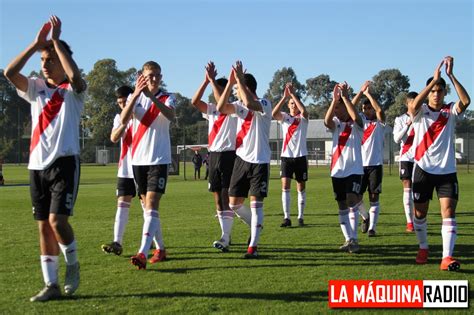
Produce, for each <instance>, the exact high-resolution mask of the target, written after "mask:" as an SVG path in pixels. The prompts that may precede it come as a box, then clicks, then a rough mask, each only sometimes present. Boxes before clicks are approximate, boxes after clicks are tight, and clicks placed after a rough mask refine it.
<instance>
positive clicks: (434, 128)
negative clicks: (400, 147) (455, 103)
mask: <svg viewBox="0 0 474 315" xmlns="http://www.w3.org/2000/svg"><path fill="white" fill-rule="evenodd" d="M446 109H447V110H446ZM443 113H446V115H443ZM449 115H450V113H449V105H444V106H443V108H442V109H441V110H440V112H439V116H438V119H437V120H436V121H435V122H433V123H432V124H431V126H430V127H429V128H428V130H427V131H426V133H425V134H424V135H423V139H421V142H420V144H418V146H417V147H416V151H415V160H417V161H419V160H420V159H421V158H422V157H423V155H425V153H426V151H428V148H429V147H430V146H431V145H432V144H433V142H435V140H436V138H438V137H439V135H440V134H441V132H442V131H443V129H444V127H446V124H447V123H448V119H449Z"/></svg>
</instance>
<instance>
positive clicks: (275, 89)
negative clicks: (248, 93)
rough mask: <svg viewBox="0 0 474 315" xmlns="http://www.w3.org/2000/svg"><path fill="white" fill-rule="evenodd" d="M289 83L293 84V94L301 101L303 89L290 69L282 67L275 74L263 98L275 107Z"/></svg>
mask: <svg viewBox="0 0 474 315" xmlns="http://www.w3.org/2000/svg"><path fill="white" fill-rule="evenodd" d="M290 82H291V83H292V84H293V89H294V91H295V94H296V95H297V96H298V97H299V98H300V99H301V98H302V97H303V96H304V94H305V87H304V85H303V84H301V83H300V82H299V81H298V79H297V78H296V73H295V71H294V70H293V69H292V68H291V67H288V68H287V67H283V68H281V70H277V71H276V72H275V74H274V75H273V80H272V81H271V82H270V84H269V87H268V90H267V92H266V93H265V95H264V97H265V98H267V99H268V100H269V101H270V102H272V104H274V105H275V104H276V103H278V102H279V101H280V99H281V98H282V96H283V91H284V90H285V85H286V84H287V83H290Z"/></svg>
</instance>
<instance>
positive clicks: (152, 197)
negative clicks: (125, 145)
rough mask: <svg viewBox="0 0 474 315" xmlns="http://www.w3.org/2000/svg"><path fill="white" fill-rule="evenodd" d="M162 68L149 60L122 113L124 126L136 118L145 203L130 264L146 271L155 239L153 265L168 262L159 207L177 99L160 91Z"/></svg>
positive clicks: (136, 171)
mask: <svg viewBox="0 0 474 315" xmlns="http://www.w3.org/2000/svg"><path fill="white" fill-rule="evenodd" d="M161 79H162V74H161V67H160V65H159V64H158V63H156V62H155V61H148V62H146V63H145V64H144V65H143V67H142V73H140V74H139V75H138V77H137V82H136V85H135V91H134V92H133V93H132V94H130V96H129V97H128V100H127V105H126V106H125V108H124V109H123V111H122V113H121V120H122V121H121V123H122V124H124V125H126V124H128V122H129V120H130V119H131V117H132V114H133V116H134V119H133V140H132V165H133V177H134V179H135V182H136V184H137V186H138V194H139V195H140V198H141V200H142V202H144V204H145V220H144V223H143V235H142V241H141V245H140V248H139V250H138V253H137V254H136V255H134V256H132V257H131V260H130V262H131V263H132V264H133V265H135V266H137V268H138V269H146V262H147V261H146V258H147V255H148V251H149V250H150V246H151V243H152V240H153V237H155V239H156V242H157V245H158V246H157V249H156V250H155V251H154V252H153V257H152V258H151V259H150V260H149V262H150V263H152V264H153V263H156V262H159V261H163V260H165V259H166V249H165V245H164V242H163V236H162V231H161V222H160V216H159V212H158V210H159V205H160V200H161V196H162V195H163V194H164V193H165V190H166V183H167V179H168V164H170V163H171V145H170V135H169V125H170V121H172V120H173V119H174V117H175V102H176V99H175V96H174V95H173V94H170V93H167V92H164V91H162V90H161V89H160V83H161Z"/></svg>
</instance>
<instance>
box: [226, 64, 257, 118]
mask: <svg viewBox="0 0 474 315" xmlns="http://www.w3.org/2000/svg"><path fill="white" fill-rule="evenodd" d="M233 69H234V73H235V79H236V81H237V86H238V88H239V93H240V96H241V97H242V102H243V103H244V105H245V107H247V108H248V109H250V110H253V111H258V112H263V107H262V104H260V102H258V101H257V96H256V95H255V94H254V93H252V92H251V91H250V90H249V89H248V87H247V85H246V84H245V72H244V67H243V65H242V61H240V60H238V61H237V62H236V63H235V65H234V66H233Z"/></svg>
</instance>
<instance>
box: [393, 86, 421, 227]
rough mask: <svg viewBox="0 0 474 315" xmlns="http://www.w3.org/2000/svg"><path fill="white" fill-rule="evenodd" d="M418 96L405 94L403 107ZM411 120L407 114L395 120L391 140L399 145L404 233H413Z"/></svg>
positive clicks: (412, 93) (413, 132) (414, 93)
mask: <svg viewBox="0 0 474 315" xmlns="http://www.w3.org/2000/svg"><path fill="white" fill-rule="evenodd" d="M417 96H418V93H416V92H410V93H408V94H407V98H406V101H405V105H406V106H407V108H408V107H409V106H410V103H412V102H413V100H414V99H415V98H416V97H417ZM412 122H413V121H412V118H411V117H410V115H409V114H408V112H407V113H405V114H403V115H400V116H398V117H397V118H395V125H394V127H393V140H394V141H395V142H396V143H400V154H399V169H400V180H401V181H402V185H403V208H404V210H405V216H406V219H407V226H406V229H405V231H407V232H414V231H415V230H414V228H413V193H412V189H411V177H412V173H413V150H411V148H412V145H413V138H414V136H415V131H414V130H413V128H412Z"/></svg>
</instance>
